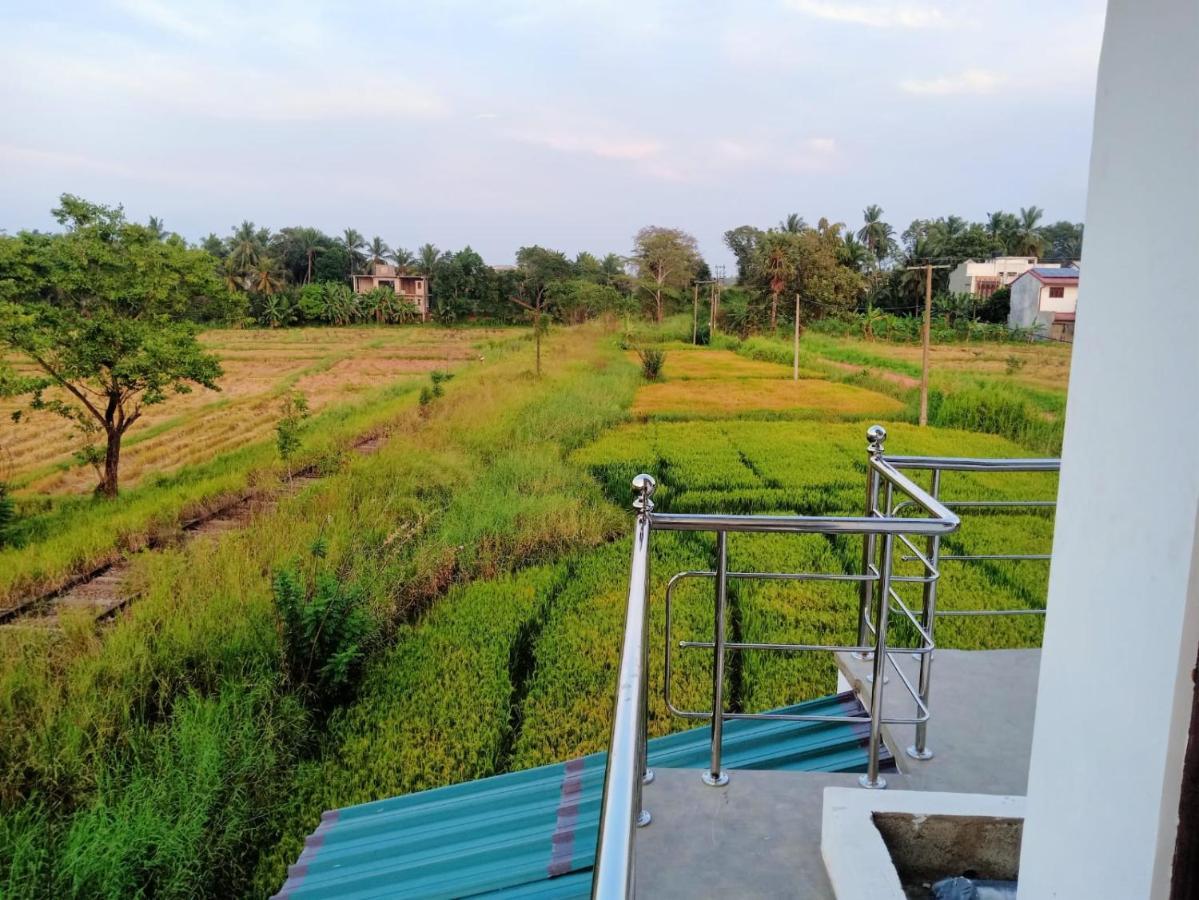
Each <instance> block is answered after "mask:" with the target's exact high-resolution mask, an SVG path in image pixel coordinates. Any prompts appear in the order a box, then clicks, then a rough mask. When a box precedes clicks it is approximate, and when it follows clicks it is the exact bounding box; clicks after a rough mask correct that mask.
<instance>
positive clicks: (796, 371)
mask: <svg viewBox="0 0 1199 900" xmlns="http://www.w3.org/2000/svg"><path fill="white" fill-rule="evenodd" d="M794 362H795V366H794V369H793V370H792V373H791V380H792V381H799V291H796V292H795V360H794Z"/></svg>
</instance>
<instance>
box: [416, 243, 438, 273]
mask: <svg viewBox="0 0 1199 900" xmlns="http://www.w3.org/2000/svg"><path fill="white" fill-rule="evenodd" d="M441 256H442V253H441V251H440V250H438V249H437V246H436V245H435V244H424V245H423V246H422V247H421V248H420V249H419V250H417V251H416V270H417V271H418V272H420V274H422V275H424V276H425V277H426V278H428V277H430V276H431V275H432V274H433V270H434V269H435V268H436V267H437V261H438V260H439V259H441Z"/></svg>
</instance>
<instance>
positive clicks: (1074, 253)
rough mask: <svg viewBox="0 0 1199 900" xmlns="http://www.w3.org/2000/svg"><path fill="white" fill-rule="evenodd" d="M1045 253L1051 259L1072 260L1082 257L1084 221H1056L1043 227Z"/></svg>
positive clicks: (1042, 236) (1042, 235)
mask: <svg viewBox="0 0 1199 900" xmlns="http://www.w3.org/2000/svg"><path fill="white" fill-rule="evenodd" d="M1041 238H1042V239H1043V240H1044V242H1045V255H1046V256H1048V257H1049V258H1050V259H1056V260H1060V261H1062V262H1072V261H1074V260H1076V259H1081V258H1082V223H1081V222H1077V223H1075V222H1065V221H1062V222H1054V223H1053V224H1052V225H1046V226H1045V227H1044V228H1042V229H1041Z"/></svg>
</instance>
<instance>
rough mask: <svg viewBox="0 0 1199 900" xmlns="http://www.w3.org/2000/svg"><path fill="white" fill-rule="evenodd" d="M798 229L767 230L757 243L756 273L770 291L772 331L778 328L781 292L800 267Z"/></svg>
mask: <svg viewBox="0 0 1199 900" xmlns="http://www.w3.org/2000/svg"><path fill="white" fill-rule="evenodd" d="M798 234H799V232H789V231H768V232H767V233H766V234H765V235H764V236H763V238H762V240H761V241H759V242H758V247H757V255H756V257H755V259H754V274H755V275H756V276H757V278H758V280H760V281H762V282H764V283H765V284H766V285H767V287H768V289H769V291H770V330H771V331H774V330H775V328H777V327H778V317H779V294H781V293H782V292H783V289H784V288H786V287H787V285H788V284H790V283H791V282H792V281H793V279H794V278H795V274H796V271H797V270H798V262H797V257H798V244H797V242H796V240H795V238H796V236H797V235H798Z"/></svg>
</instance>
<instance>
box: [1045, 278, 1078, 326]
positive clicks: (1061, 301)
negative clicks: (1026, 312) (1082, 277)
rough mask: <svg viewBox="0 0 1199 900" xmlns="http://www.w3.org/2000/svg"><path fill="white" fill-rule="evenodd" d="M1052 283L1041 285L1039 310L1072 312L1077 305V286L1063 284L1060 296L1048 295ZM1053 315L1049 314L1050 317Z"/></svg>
mask: <svg viewBox="0 0 1199 900" xmlns="http://www.w3.org/2000/svg"><path fill="white" fill-rule="evenodd" d="M1050 287H1052V285H1048V284H1043V285H1041V312H1048V313H1059V312H1074V310H1075V308H1076V307H1077V306H1078V286H1077V285H1073V286H1071V285H1065V286H1064V288H1063V289H1062V296H1060V297H1050V296H1049V288H1050ZM1052 318H1053V317H1052V316H1050V319H1052Z"/></svg>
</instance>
